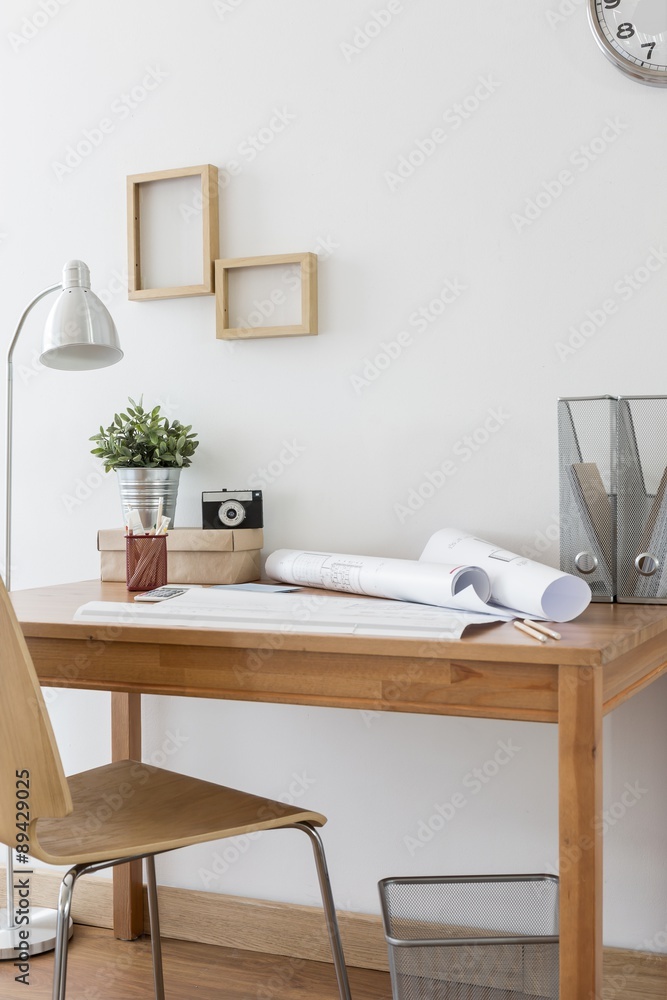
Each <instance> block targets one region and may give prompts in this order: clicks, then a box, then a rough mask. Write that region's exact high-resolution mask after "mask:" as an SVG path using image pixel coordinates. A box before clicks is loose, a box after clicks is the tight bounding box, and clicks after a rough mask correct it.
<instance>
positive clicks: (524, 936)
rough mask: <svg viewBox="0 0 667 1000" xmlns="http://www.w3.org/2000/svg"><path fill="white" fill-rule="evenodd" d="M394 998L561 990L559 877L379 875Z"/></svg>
mask: <svg viewBox="0 0 667 1000" xmlns="http://www.w3.org/2000/svg"><path fill="white" fill-rule="evenodd" d="M379 889H380V900H381V903H382V919H383V922H384V930H385V936H386V939H387V945H388V948H389V967H390V971H391V982H392V990H393V996H394V1000H542V998H545V997H546V998H550V1000H551V998H557V997H558V879H557V877H556V876H552V875H476V876H465V877H458V876H443V877H440V878H388V879H383V880H382V881H381V882H380V883H379Z"/></svg>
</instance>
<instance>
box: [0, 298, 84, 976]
mask: <svg viewBox="0 0 667 1000" xmlns="http://www.w3.org/2000/svg"><path fill="white" fill-rule="evenodd" d="M60 288H62V285H61V284H60V283H59V284H57V285H49V287H48V288H45V289H44V291H42V292H40V293H39V295H36V296H35V298H34V299H33V300H32V302H30V304H29V305H28V306H27V307H26V308H25V309H24V311H23V315H22V316H21V318H20V320H19V322H18V325H17V327H16V330H15V332H14V336H13V337H12V341H11V344H10V345H9V350H8V351H7V444H6V475H5V587H6V588H7V590H8V591H9V590H11V578H12V570H11V557H12V442H13V435H14V399H13V396H14V393H13V387H14V378H13V374H14V373H13V367H14V366H13V360H12V359H13V354H14V348H15V346H16V342H17V341H18V339H19V336H20V334H21V330H22V329H23V325H24V323H25V321H26V319H27V317H28V314H29V313H30V311H31V309H32V308H33V306H34V305H36V304H37V303H38V302H39V301H40V299H43V298H44V296H45V295H48V294H49V293H50V292H56V291H58V289H60ZM6 876H7V877H6V886H7V892H6V896H5V899H6V908H5V909H4V910H0V961H2V960H6V959H10V958H13V959H16V957H17V955H18V949H19V945H20V943H21V942H20V938H19V928H18V926H17V924H16V920H15V910H14V859H13V856H12V848H11V847H9V846H8V847H7V872H6ZM57 918H58V914H57V911H56V910H51V909H47V908H46V907H43V906H31V907H30V945H29V948H28V951H29V953H30V954H31V955H39V954H40V953H41V952H43V951H51V950H53V948H55V946H56V923H57ZM73 931H74V924H73V922H72V921H71V920H70V928H69V934H70V937H71V936H72V933H73Z"/></svg>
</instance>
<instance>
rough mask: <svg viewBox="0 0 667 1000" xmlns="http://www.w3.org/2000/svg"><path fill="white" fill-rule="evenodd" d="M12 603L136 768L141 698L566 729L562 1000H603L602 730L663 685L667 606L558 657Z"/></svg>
mask: <svg viewBox="0 0 667 1000" xmlns="http://www.w3.org/2000/svg"><path fill="white" fill-rule="evenodd" d="M12 599H13V601H14V605H15V607H16V610H17V612H18V617H19V620H20V621H21V624H22V628H23V631H24V633H25V636H26V638H27V641H28V646H29V648H30V651H31V653H32V656H33V658H34V661H35V665H36V668H37V672H38V674H39V678H40V681H41V683H42V684H45V685H50V686H53V687H70V688H85V689H89V690H102V691H111V692H115V694H114V696H113V728H112V734H113V735H112V742H113V754H114V756H124V755H133V756H136V755H138V754H139V753H140V737H141V729H140V721H139V710H140V704H139V701H140V696H141V694H142V693H150V694H174V695H189V696H192V697H201V698H226V699H232V700H241V701H263V702H282V703H287V704H296V705H326V706H334V707H339V708H356V709H366V710H371V711H389V712H422V713H427V714H429V715H463V716H472V717H476V718H492V719H517V720H526V721H532V722H554V723H558V727H559V751H558V752H559V830H560V861H561V882H560V899H561V902H560V928H561V930H560V936H561V985H560V996H561V1000H584V998H588V997H591V996H599V995H600V991H601V989H602V833H601V828H602V824H601V823H597V822H596V819H598V818H599V817H600V816H601V812H602V804H601V796H602V747H601V733H602V716H603V714H604V713H606V712H609V711H611V710H612V709H614V708H615V707H616V706H617V705H619V704H620V703H621V702H623V701H625V700H626V699H627V698H629V697H631V696H632V695H633V694H635V693H636V692H637V691H640V690H641V689H642V688H644V687H646V685H648V684H650V683H651V682H652V681H654V680H655V679H656V678H658V677H659V676H660V675H661V674H663V673H665V672H666V671H667V607H659V606H650V605H592V606H591V607H590V608H589V609H588V610H587V611H586V612H585V614H584V615H582V616H581V617H580V618H579V619H578V620H577V621H576V622H573V623H570V624H568V625H563V626H560V627H559V629H560V631H561V632H562V634H563V640H562V641H561V642H553V641H549V642H547V643H545V644H539V643H537V642H535V641H534V640H532V639H530V638H528V637H524V636H522V635H521V634H520V633H519V632H517V630H516V629H514V628H512V627H511V626H510V625H507V624H503V625H490V626H484V627H482V628H477V627H475V628H472V629H470V630H469V634H468V636H466V637H465V638H463V639H461V640H458V641H442V642H437V643H436V642H432V641H425V640H420V639H376V638H362V637H354V636H327V635H309V634H298V633H296V632H295V633H290V634H284V633H276V632H245V631H222V630H221V631H216V630H211V629H201V630H196V629H191V628H164V627H159V628H158V627H156V628H147V627H144V626H138V625H122V624H119V625H91V624H79V623H74V622H73V621H72V617H73V615H74V612H75V610H76V608H77V607H79V606H80V605H81V604H84V603H85V602H86V601H91V600H114V601H120V600H127V599H128V595H127V592H126V591H125V587H124V586H123V585H122V584H101V583H99V582H97V581H92V582H85V583H78V584H70V585H64V586H59V587H47V588H44V589H40V590H29V591H19V592H17V593H13V594H12ZM221 777H222V776H221ZM138 879H139V880H140V873H139V875H138V876H137V872H136V870H135V872H134V873H133V874H132V877H131V878H130V877H129V876H128V873H124V874H122V875H120V874H119V875H118V876H117V880H118V881H117V882H116V883H115V885H114V888H115V894H116V909H115V930H116V933H117V935H118V936H122V937H132V936H136V934H135V932H140V928H141V926H142V924H141V914H140V912H139V910H138V903H139V902H140V899H139V897H138V896H137V885H140V883H139V882H138ZM121 880H123V881H121Z"/></svg>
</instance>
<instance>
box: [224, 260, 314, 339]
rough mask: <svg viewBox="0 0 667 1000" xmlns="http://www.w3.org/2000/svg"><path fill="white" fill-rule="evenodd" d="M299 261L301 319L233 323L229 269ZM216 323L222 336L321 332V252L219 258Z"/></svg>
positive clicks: (251, 336) (234, 337) (268, 335)
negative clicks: (273, 323) (288, 323)
mask: <svg viewBox="0 0 667 1000" xmlns="http://www.w3.org/2000/svg"><path fill="white" fill-rule="evenodd" d="M276 264H299V265H300V269H301V323H299V324H296V325H293V326H250V327H232V326H230V325H229V310H230V305H229V271H230V270H232V269H233V268H238V267H267V266H272V265H276ZM215 324H216V337H217V338H218V340H253V339H257V338H260V337H303V336H310V335H314V334H316V333H317V254H316V253H283V254H273V255H270V256H265V257H233V258H229V259H227V260H216V262H215Z"/></svg>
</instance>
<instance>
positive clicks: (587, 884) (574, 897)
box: [558, 666, 602, 1000]
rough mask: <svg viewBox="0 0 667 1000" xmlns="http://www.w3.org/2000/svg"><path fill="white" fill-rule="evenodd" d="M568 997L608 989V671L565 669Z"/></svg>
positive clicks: (562, 823)
mask: <svg viewBox="0 0 667 1000" xmlns="http://www.w3.org/2000/svg"><path fill="white" fill-rule="evenodd" d="M558 701H559V705H558V731H559V732H558V768H559V774H558V784H559V829H560V848H559V850H560V998H561V1000H596V998H599V997H600V996H601V991H602V830H601V824H600V822H599V821H600V818H601V816H602V675H601V672H600V671H599V670H598V669H596V668H594V667H571V666H561V667H560V668H559V680H558Z"/></svg>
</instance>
